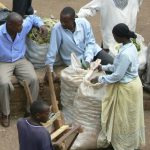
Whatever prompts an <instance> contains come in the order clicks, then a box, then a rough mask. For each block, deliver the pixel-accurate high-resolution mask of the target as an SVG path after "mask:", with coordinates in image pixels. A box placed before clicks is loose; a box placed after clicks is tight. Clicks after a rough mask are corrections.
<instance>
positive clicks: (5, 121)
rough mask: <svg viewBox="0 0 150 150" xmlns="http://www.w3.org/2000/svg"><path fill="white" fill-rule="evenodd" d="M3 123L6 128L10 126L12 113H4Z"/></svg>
mask: <svg viewBox="0 0 150 150" xmlns="http://www.w3.org/2000/svg"><path fill="white" fill-rule="evenodd" d="M1 124H2V126H3V127H5V128H6V127H9V126H10V115H8V116H6V115H3V114H2V118H1Z"/></svg>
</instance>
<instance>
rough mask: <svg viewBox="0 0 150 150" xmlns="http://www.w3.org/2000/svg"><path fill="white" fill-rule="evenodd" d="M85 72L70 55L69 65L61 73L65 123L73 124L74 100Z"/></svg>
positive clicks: (74, 57) (72, 55)
mask: <svg viewBox="0 0 150 150" xmlns="http://www.w3.org/2000/svg"><path fill="white" fill-rule="evenodd" d="M86 74H87V70H84V69H82V67H81V63H80V62H79V60H78V59H77V57H76V56H75V54H71V65H70V66H69V67H67V68H65V69H64V70H62V71H61V104H62V112H63V114H64V118H65V122H66V123H72V122H73V120H74V119H73V113H74V106H73V102H74V98H75V96H76V93H77V90H78V87H79V85H80V84H81V82H82V81H83V78H84V77H85V75H86Z"/></svg>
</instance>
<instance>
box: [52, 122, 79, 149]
mask: <svg viewBox="0 0 150 150" xmlns="http://www.w3.org/2000/svg"><path fill="white" fill-rule="evenodd" d="M80 130H81V126H80V125H76V126H74V127H70V128H69V130H68V131H67V133H65V134H64V135H63V136H62V137H60V138H59V139H58V140H57V141H56V142H53V144H54V145H57V146H58V147H60V149H61V150H69V149H70V148H71V146H72V144H73V143H74V141H75V140H76V138H77V136H78V134H79V133H80V132H81V131H80Z"/></svg>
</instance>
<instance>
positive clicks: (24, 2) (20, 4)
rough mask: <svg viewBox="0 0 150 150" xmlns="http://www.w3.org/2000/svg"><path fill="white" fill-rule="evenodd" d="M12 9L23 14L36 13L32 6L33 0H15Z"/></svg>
mask: <svg viewBox="0 0 150 150" xmlns="http://www.w3.org/2000/svg"><path fill="white" fill-rule="evenodd" d="M12 10H13V11H14V12H17V13H19V14H20V15H22V16H24V15H31V14H33V13H34V10H33V8H32V0H13V8H12Z"/></svg>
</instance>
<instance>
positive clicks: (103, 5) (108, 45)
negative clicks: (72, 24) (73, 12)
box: [77, 0, 143, 54]
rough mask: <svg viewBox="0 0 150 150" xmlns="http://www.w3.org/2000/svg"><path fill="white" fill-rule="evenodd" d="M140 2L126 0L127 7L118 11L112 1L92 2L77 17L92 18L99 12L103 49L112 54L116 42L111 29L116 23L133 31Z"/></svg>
mask: <svg viewBox="0 0 150 150" xmlns="http://www.w3.org/2000/svg"><path fill="white" fill-rule="evenodd" d="M142 1H143V0H128V4H127V6H126V7H125V8H124V9H120V8H118V7H116V5H115V3H114V0H92V1H90V2H89V3H88V4H86V5H85V6H83V7H82V8H81V9H80V11H79V13H78V14H77V15H78V17H87V16H94V15H95V14H96V13H97V12H100V20H101V25H100V28H101V33H102V39H103V47H104V48H105V49H110V50H111V51H112V52H114V49H113V48H114V47H115V45H116V42H115V40H114V37H113V34H112V29H113V27H114V26H115V25H117V24H118V23H125V24H126V25H128V27H129V28H130V30H131V31H135V29H136V20H137V13H138V11H139V7H140V5H141V3H142ZM115 53H116V52H114V54H115Z"/></svg>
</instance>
